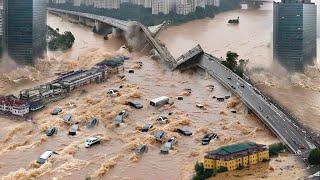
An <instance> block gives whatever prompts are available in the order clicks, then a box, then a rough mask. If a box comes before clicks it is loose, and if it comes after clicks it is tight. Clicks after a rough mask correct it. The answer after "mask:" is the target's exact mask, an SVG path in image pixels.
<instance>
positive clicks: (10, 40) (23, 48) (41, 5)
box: [5, 0, 47, 65]
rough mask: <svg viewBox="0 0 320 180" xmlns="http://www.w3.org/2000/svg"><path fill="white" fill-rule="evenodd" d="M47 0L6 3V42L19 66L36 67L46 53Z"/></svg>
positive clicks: (10, 0) (22, 0)
mask: <svg viewBox="0 0 320 180" xmlns="http://www.w3.org/2000/svg"><path fill="white" fill-rule="evenodd" d="M46 24H47V16H46V0H6V1H5V38H6V39H5V41H6V48H7V50H8V54H9V56H10V57H11V58H13V59H14V60H15V61H16V62H17V63H18V64H21V65H34V64H35V60H36V59H37V58H38V57H40V56H42V55H44V52H45V51H46Z"/></svg>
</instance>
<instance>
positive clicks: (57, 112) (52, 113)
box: [51, 108, 62, 116]
mask: <svg viewBox="0 0 320 180" xmlns="http://www.w3.org/2000/svg"><path fill="white" fill-rule="evenodd" d="M60 112H62V109H61V108H55V109H53V110H52V111H51V115H53V116H55V115H58V114H59V113H60Z"/></svg>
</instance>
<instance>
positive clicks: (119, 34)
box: [112, 27, 125, 38]
mask: <svg viewBox="0 0 320 180" xmlns="http://www.w3.org/2000/svg"><path fill="white" fill-rule="evenodd" d="M112 35H113V36H114V37H116V38H120V37H124V35H125V34H124V31H123V30H121V29H119V28H114V27H113V28H112Z"/></svg>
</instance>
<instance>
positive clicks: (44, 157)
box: [37, 150, 58, 164]
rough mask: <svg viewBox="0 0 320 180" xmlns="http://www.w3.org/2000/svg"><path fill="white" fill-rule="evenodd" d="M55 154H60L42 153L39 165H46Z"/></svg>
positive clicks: (38, 161)
mask: <svg viewBox="0 0 320 180" xmlns="http://www.w3.org/2000/svg"><path fill="white" fill-rule="evenodd" d="M53 154H58V153H56V152H54V151H50V150H49V151H46V152H44V153H42V154H41V156H40V157H39V158H38V160H37V163H39V164H44V163H46V162H47V161H48V159H49V158H50V157H51V156H52V155H53Z"/></svg>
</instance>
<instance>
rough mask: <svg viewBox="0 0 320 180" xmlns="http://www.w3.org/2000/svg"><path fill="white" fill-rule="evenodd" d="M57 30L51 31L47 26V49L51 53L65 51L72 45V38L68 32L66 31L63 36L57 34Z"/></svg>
mask: <svg viewBox="0 0 320 180" xmlns="http://www.w3.org/2000/svg"><path fill="white" fill-rule="evenodd" d="M58 31H59V30H58V29H57V30H55V29H52V28H51V27H50V26H48V36H49V39H50V41H49V43H48V48H49V49H50V50H51V51H56V50H59V49H60V50H67V49H69V48H71V47H72V45H73V43H74V40H75V38H74V36H73V34H72V33H71V32H70V31H66V32H64V33H63V34H60V33H59V32H58Z"/></svg>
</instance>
